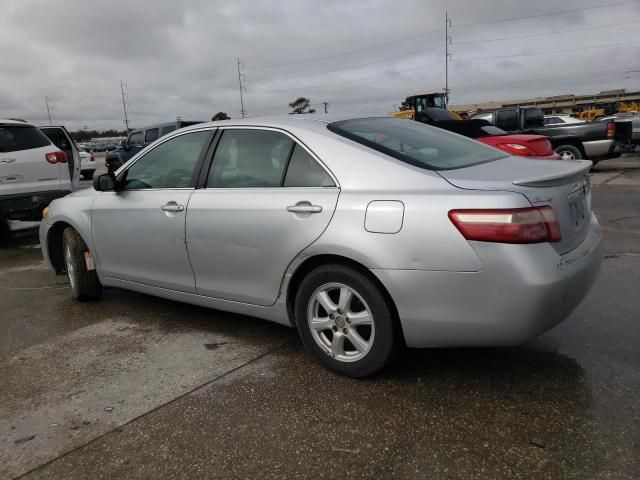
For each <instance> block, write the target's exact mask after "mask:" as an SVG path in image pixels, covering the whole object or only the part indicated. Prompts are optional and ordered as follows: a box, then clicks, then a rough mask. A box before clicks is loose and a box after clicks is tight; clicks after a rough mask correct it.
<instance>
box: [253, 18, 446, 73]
mask: <svg viewBox="0 0 640 480" xmlns="http://www.w3.org/2000/svg"><path fill="white" fill-rule="evenodd" d="M440 31H442V29H441V28H438V29H437V30H431V31H430V32H425V33H421V34H419V35H414V36H412V37H406V38H401V39H399V40H394V41H392V42H386V43H379V44H377V45H371V46H370V47H364V48H359V49H357V50H349V51H346V52H342V53H336V54H334V55H327V56H324V57H314V58H309V59H306V60H296V61H292V62H286V63H273V64H270V65H257V66H255V67H247V70H257V69H263V68H277V67H288V66H290V65H300V64H303V63H311V62H318V61H321V60H328V59H331V58H337V57H344V56H346V55H352V54H354V53H360V52H366V51H368V50H373V49H374V48H382V47H388V46H389V45H396V44H398V43H402V42H408V41H409V40H415V39H417V38H422V37H426V36H427V35H432V34H434V33H437V32H440Z"/></svg>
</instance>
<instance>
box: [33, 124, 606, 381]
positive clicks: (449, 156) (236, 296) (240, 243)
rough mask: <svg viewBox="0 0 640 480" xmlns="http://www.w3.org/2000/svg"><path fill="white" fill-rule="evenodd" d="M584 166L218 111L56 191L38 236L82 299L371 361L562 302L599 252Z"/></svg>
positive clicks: (535, 328) (322, 357)
mask: <svg viewBox="0 0 640 480" xmlns="http://www.w3.org/2000/svg"><path fill="white" fill-rule="evenodd" d="M590 166H591V162H589V161H562V160H537V161H532V160H528V159H526V158H522V157H513V156H509V155H508V154H507V153H505V152H501V151H498V150H496V149H494V148H491V147H488V146H485V145H483V144H481V143H479V142H476V141H474V140H471V139H468V138H465V137H462V136H459V135H456V134H453V133H450V132H447V131H444V130H441V129H437V128H434V127H430V126H427V125H424V124H420V123H417V122H412V121H410V120H402V119H394V118H376V117H374V118H331V117H329V116H323V117H320V116H318V117H313V116H310V117H306V116H302V115H300V116H296V115H294V116H288V117H286V118H263V119H244V120H227V121H222V122H215V123H206V124H198V125H194V126H191V127H187V128H183V129H181V130H178V131H175V132H172V133H171V134H169V135H167V136H164V137H162V138H160V139H159V140H157V141H156V142H155V143H153V144H151V145H149V146H148V147H146V148H145V149H144V150H142V151H141V152H139V153H138V154H136V155H135V156H134V157H133V158H131V159H130V160H129V161H128V162H127V163H126V164H124V165H122V166H120V168H118V169H117V170H115V171H112V172H110V173H108V174H105V175H101V176H99V177H96V178H95V179H94V188H90V189H86V190H82V191H78V192H75V193H73V194H71V195H68V196H66V197H64V198H62V199H58V200H55V201H54V202H53V203H51V205H50V207H49V208H48V209H47V210H46V211H45V212H44V214H43V221H42V223H41V227H40V240H41V245H42V250H43V253H44V256H45V258H46V259H47V260H48V262H49V263H50V264H51V266H52V267H53V269H54V270H55V271H56V272H57V273H58V274H62V275H68V277H69V283H70V286H71V291H72V294H73V296H74V297H75V298H76V299H78V300H95V299H97V298H99V297H100V294H101V292H102V288H103V287H118V288H123V289H129V290H135V291H138V292H143V293H145V294H150V295H156V296H159V297H164V298H168V299H172V300H176V301H182V302H187V303H191V304H196V305H201V306H206V307H211V308H215V309H220V310H226V311H230V312H236V313H241V314H246V315H251V316H255V317H260V318H264V319H266V320H271V321H274V322H277V323H281V324H285V325H289V326H292V327H295V328H296V329H297V331H298V332H299V335H300V337H301V339H302V342H303V343H304V346H305V347H306V349H307V351H308V352H309V353H310V354H311V355H312V356H314V357H315V358H316V359H317V360H319V361H320V362H321V363H322V364H324V365H325V366H326V367H328V368H330V369H332V370H333V371H335V372H338V373H341V374H345V375H350V376H353V377H363V376H367V375H370V374H373V373H374V372H377V371H378V370H380V369H381V368H382V367H384V366H385V365H386V364H387V363H388V362H389V361H390V360H391V359H392V358H393V357H394V356H395V355H396V354H397V352H399V351H400V350H401V349H402V348H403V347H461V346H501V345H517V344H521V343H523V342H526V341H528V340H530V339H532V338H534V337H535V336H537V335H539V334H541V333H542V332H545V331H546V330H548V329H550V328H552V327H553V326H554V325H556V324H558V323H559V322H560V321H562V320H563V319H565V318H566V317H567V316H568V315H569V314H570V313H571V311H572V310H573V309H574V308H575V307H576V306H577V305H578V304H579V303H580V301H581V300H582V299H583V298H584V297H585V295H586V294H587V293H588V291H589V289H590V288H591V286H592V284H593V282H594V280H595V277H596V275H597V273H598V270H599V268H600V262H601V258H602V251H603V247H602V243H601V231H600V227H599V225H598V222H597V220H596V218H595V216H594V215H593V213H592V211H591V192H590V184H589V176H588V171H589V168H590ZM112 301H117V300H112Z"/></svg>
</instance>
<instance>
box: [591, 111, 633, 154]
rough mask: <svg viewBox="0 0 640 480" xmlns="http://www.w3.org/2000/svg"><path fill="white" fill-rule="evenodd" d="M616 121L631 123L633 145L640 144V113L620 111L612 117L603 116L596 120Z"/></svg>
mask: <svg viewBox="0 0 640 480" xmlns="http://www.w3.org/2000/svg"><path fill="white" fill-rule="evenodd" d="M611 121H613V122H616V125H617V124H619V123H623V122H624V123H625V124H630V128H631V141H632V143H633V145H634V146H635V145H640V114H639V113H636V112H633V113H632V112H628V113H626V112H625V113H618V114H616V115H612V116H610V117H602V118H599V119H597V120H596V122H611Z"/></svg>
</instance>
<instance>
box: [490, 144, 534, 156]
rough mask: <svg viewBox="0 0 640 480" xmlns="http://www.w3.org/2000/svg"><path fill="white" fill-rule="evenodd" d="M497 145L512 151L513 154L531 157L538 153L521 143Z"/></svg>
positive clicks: (506, 150)
mask: <svg viewBox="0 0 640 480" xmlns="http://www.w3.org/2000/svg"><path fill="white" fill-rule="evenodd" d="M496 147H498V148H499V149H500V150H504V151H505V152H507V153H510V154H511V155H519V156H521V157H530V156H532V155H535V154H536V152H534V151H533V150H531V149H530V148H529V147H526V146H524V145H520V144H519V143H498V144H497V145H496Z"/></svg>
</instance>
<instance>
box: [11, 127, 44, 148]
mask: <svg viewBox="0 0 640 480" xmlns="http://www.w3.org/2000/svg"><path fill="white" fill-rule="evenodd" d="M47 145H51V142H50V141H49V139H48V138H47V137H46V136H45V135H44V134H43V133H42V132H41V131H40V130H38V129H37V128H36V127H32V126H28V125H25V126H22V125H15V126H14V125H11V126H8V125H3V126H0V152H17V151H20V150H30V149H32V148H40V147H46V146H47Z"/></svg>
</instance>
